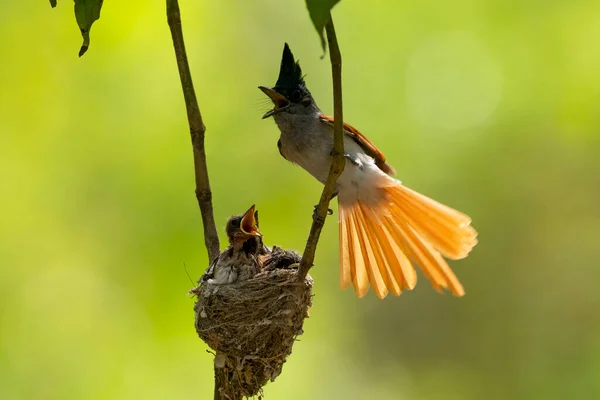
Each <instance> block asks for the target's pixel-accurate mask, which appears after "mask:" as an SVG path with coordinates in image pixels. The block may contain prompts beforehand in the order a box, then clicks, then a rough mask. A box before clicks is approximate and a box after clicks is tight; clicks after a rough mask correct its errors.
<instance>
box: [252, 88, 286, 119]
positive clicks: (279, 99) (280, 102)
mask: <svg viewBox="0 0 600 400" xmlns="http://www.w3.org/2000/svg"><path fill="white" fill-rule="evenodd" d="M258 88H259V89H260V90H262V91H263V93H264V94H266V95H267V96H269V97H270V98H271V100H273V104H275V107H274V108H273V109H272V110H270V111H268V112H267V113H265V115H263V119H265V118H269V117H272V116H273V115H275V114H279V113H280V112H283V111H285V110H286V109H287V108H288V107H289V106H290V102H289V101H287V99H286V98H285V96H283V95H282V94H280V93H278V92H276V91H275V90H273V89H271V88H268V87H266V86H259V87H258Z"/></svg>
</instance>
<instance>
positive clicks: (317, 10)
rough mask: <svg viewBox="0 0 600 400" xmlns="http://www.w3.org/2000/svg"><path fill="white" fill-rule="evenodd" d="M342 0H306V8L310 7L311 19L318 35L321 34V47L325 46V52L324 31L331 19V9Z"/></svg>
mask: <svg viewBox="0 0 600 400" xmlns="http://www.w3.org/2000/svg"><path fill="white" fill-rule="evenodd" d="M339 1H340V0H306V7H308V13H309V14H310V19H312V22H313V24H314V25H315V28H316V29H317V33H318V34H319V38H320V39H321V46H323V51H325V36H324V35H323V30H324V29H325V24H326V23H327V22H328V21H329V18H331V14H330V12H331V9H332V8H333V6H335V5H336V4H337V3H339Z"/></svg>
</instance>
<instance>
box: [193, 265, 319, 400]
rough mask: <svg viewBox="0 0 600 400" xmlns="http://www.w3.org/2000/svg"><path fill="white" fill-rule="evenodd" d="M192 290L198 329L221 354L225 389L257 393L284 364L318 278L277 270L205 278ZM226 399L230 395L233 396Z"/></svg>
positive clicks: (218, 359) (218, 365)
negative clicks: (229, 280) (232, 279)
mask: <svg viewBox="0 0 600 400" xmlns="http://www.w3.org/2000/svg"><path fill="white" fill-rule="evenodd" d="M192 293H194V294H195V295H197V296H198V300H197V302H196V304H195V306H194V310H195V312H196V331H197V332H198V335H199V336H200V338H201V339H202V340H204V341H205V342H206V343H207V344H208V345H209V346H210V348H211V349H213V350H214V351H215V352H216V356H215V367H216V368H215V373H216V374H221V375H223V379H222V380H224V381H225V382H221V386H222V388H221V390H223V391H225V394H227V393H231V394H234V393H236V394H235V395H233V396H231V395H229V396H227V397H231V398H235V397H237V396H239V395H241V396H246V397H250V396H254V395H257V394H259V393H260V392H261V388H262V386H263V385H265V384H266V383H267V382H268V381H269V380H274V379H275V378H276V377H277V376H278V375H279V374H280V373H281V370H282V368H283V364H284V363H285V361H286V359H287V357H288V356H289V355H290V354H291V352H292V346H293V344H294V341H295V339H296V337H297V336H298V335H301V334H302V324H303V323H304V319H305V318H307V317H308V309H309V307H310V305H311V299H312V279H311V278H310V276H307V277H306V279H305V280H304V281H299V280H298V277H297V270H296V269H272V270H266V271H263V272H260V273H259V274H257V275H255V276H254V277H253V278H251V279H248V280H245V281H241V282H236V283H234V284H230V285H213V284H210V283H207V282H202V283H201V284H200V285H199V286H198V287H197V288H195V289H193V290H192ZM227 397H224V398H227Z"/></svg>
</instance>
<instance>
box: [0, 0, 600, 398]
mask: <svg viewBox="0 0 600 400" xmlns="http://www.w3.org/2000/svg"><path fill="white" fill-rule="evenodd" d="M36 3H37V4H35V5H34V4H31V3H30V2H18V1H3V2H1V3H0V59H1V61H0V196H1V200H0V202H1V203H0V205H1V206H0V301H1V303H2V304H1V306H0V398H2V399H142V398H143V399H179V398H187V399H208V398H212V397H211V396H212V385H213V382H212V356H210V355H209V354H207V353H206V346H205V345H204V344H203V343H202V342H201V341H200V340H199V339H198V338H197V336H196V333H195V331H194V327H193V312H192V306H193V299H192V298H190V296H188V295H186V292H187V290H188V289H190V288H191V287H192V283H191V282H190V280H189V279H188V277H187V276H186V272H185V268H184V265H185V266H187V269H188V271H189V273H190V275H191V276H192V278H193V279H197V277H198V276H200V275H201V274H202V272H203V271H204V269H205V267H206V265H207V260H206V251H205V249H204V246H203V238H202V228H201V221H200V214H199V212H198V209H197V205H196V201H195V198H194V193H193V173H192V157H191V148H190V139H189V133H188V127H187V121H186V116H185V111H184V103H183V99H182V94H181V88H180V84H179V78H178V74H177V69H176V64H175V59H174V54H173V48H172V44H171V38H170V34H169V31H168V27H167V24H166V19H165V5H164V1H163V2H160V1H158V2H151V3H148V2H144V1H139V0H138V1H128V2H114V1H108V2H106V4H105V5H104V9H103V11H102V17H101V19H100V21H99V22H97V23H96V24H95V26H94V28H93V30H92V44H91V47H90V50H89V52H88V53H87V54H86V55H85V56H84V57H83V58H81V59H79V58H77V52H78V50H79V46H80V44H81V37H80V36H79V31H78V28H77V25H76V23H75V20H74V17H73V10H72V5H73V3H72V2H70V1H66V0H63V1H59V4H58V8H56V9H54V10H52V9H51V8H50V5H49V4H48V2H47V1H40V2H36ZM181 8H182V14H183V24H184V32H185V35H186V40H187V46H188V51H189V56H190V62H191V67H192V72H193V75H194V80H195V84H196V90H197V93H198V97H199V101H200V106H201V109H202V112H203V115H204V119H205V123H206V125H207V127H208V131H207V141H206V146H207V152H208V161H209V170H210V175H211V179H212V181H211V183H212V188H213V194H214V204H215V213H216V219H217V221H218V225H219V231H220V233H222V232H223V227H224V224H225V221H226V220H227V218H228V216H229V215H231V214H233V213H240V212H243V211H244V210H246V209H247V208H248V207H249V206H250V205H251V204H252V203H256V204H257V207H258V208H259V210H260V216H261V230H262V231H263V233H264V235H265V238H266V241H267V242H268V243H269V244H274V243H276V244H278V245H280V246H285V247H289V248H294V249H297V250H301V249H302V248H303V246H304V243H305V240H306V236H307V234H308V230H309V225H310V223H311V218H310V216H311V214H312V210H313V205H314V204H316V202H317V199H318V196H319V194H320V191H321V186H320V185H319V184H318V183H317V182H316V181H315V180H313V179H312V178H311V177H310V176H309V175H308V174H307V173H305V172H304V171H302V170H301V169H300V168H297V167H295V166H293V165H291V164H289V163H287V162H285V161H284V160H283V159H281V158H280V156H279V154H278V151H277V147H276V142H277V137H278V131H277V129H276V127H275V125H274V124H273V122H272V121H269V120H267V121H263V120H261V118H260V117H261V115H262V113H264V112H265V111H266V110H267V109H268V108H269V104H268V102H267V101H265V98H264V95H263V94H262V93H261V92H259V90H258V89H257V86H258V85H272V84H274V82H275V80H276V78H277V73H278V68H279V60H280V56H281V50H282V47H283V42H284V41H287V42H289V43H290V46H291V48H292V50H293V51H294V53H295V55H296V56H297V57H298V58H299V59H300V60H301V63H302V67H303V69H304V72H305V73H306V74H307V77H306V80H307V83H308V85H309V88H310V89H311V90H312V92H313V94H314V95H315V97H316V99H317V100H318V102H319V104H320V106H321V108H322V109H323V110H324V111H325V112H329V113H330V112H332V100H331V86H330V85H331V78H330V66H329V61H328V58H325V59H323V60H321V59H320V58H319V57H320V55H321V50H320V47H319V41H318V39H317V36H316V34H315V32H314V29H313V27H312V25H311V23H310V21H309V18H308V14H307V12H306V10H305V6H304V1H303V0H294V1H275V0H260V1H252V2H248V1H233V0H221V1H211V2H208V1H191V0H182V1H181ZM334 18H335V22H336V26H337V31H338V36H339V40H340V46H341V49H342V54H343V60H344V64H343V65H344V95H345V98H344V106H345V109H344V111H345V116H346V119H347V120H348V121H349V122H351V123H352V124H353V125H355V126H357V127H358V128H359V129H361V130H362V131H363V132H364V133H366V134H367V135H368V136H369V137H370V139H372V140H373V141H374V142H375V143H376V144H377V145H378V146H379V147H380V148H382V149H383V150H384V152H385V154H386V155H387V157H388V158H389V160H390V163H391V164H392V165H394V166H395V167H396V169H397V170H398V171H399V173H398V176H399V178H400V179H402V180H403V182H404V183H406V184H407V185H409V186H410V187H412V188H414V189H417V190H419V191H421V192H423V193H425V194H427V195H429V196H432V197H434V198H436V199H438V200H440V201H442V202H445V203H447V204H449V205H452V206H454V207H456V208H458V209H460V210H464V211H466V212H468V213H469V214H470V215H471V216H472V217H473V220H474V225H475V227H476V228H477V229H478V231H479V232H480V244H479V245H478V246H477V247H476V248H475V250H474V251H473V253H472V254H471V256H470V257H469V258H467V259H466V260H462V261H459V262H452V266H453V267H454V268H455V270H456V272H457V274H458V276H459V277H460V278H461V280H462V282H463V284H464V285H465V287H466V290H467V295H466V296H465V297H464V298H461V299H458V298H454V297H452V296H450V295H448V294H447V295H445V296H441V295H439V294H437V293H436V292H435V291H434V290H432V288H431V287H430V285H429V283H428V282H427V281H426V280H425V279H424V278H421V280H420V283H419V284H418V285H417V287H416V288H415V290H414V291H412V292H408V293H405V294H403V295H402V296H401V297H398V298H396V297H393V296H390V297H388V298H387V299H385V300H383V301H380V300H378V299H377V298H376V297H375V296H374V295H373V294H372V293H370V294H369V295H368V296H367V297H366V298H364V299H362V300H358V299H356V298H355V296H354V294H353V293H352V291H351V290H348V291H342V290H340V289H339V286H338V280H339V278H338V266H337V254H338V251H337V226H336V224H335V223H334V220H333V219H330V220H328V223H327V226H326V227H325V229H324V231H323V235H322V240H321V243H320V247H319V251H318V254H317V259H316V267H315V268H314V270H313V271H312V275H313V276H314V278H315V280H316V284H315V298H314V306H313V309H312V312H311V318H310V319H309V320H307V322H306V324H305V332H306V333H305V334H304V335H303V336H302V337H301V341H300V342H298V343H296V345H295V348H294V353H293V355H292V356H291V358H290V359H289V360H288V362H287V363H286V365H285V368H284V371H283V374H282V375H281V376H280V377H279V378H278V379H277V381H276V382H275V383H271V384H269V385H267V387H266V388H265V395H266V397H267V399H308V398H310V399H369V400H370V399H416V400H421V399H423V400H424V399H457V400H458V399H484V398H485V399H598V398H600V291H599V290H598V280H599V279H600V265H599V261H598V260H599V257H598V256H599V255H600V250H598V249H599V248H600V245H599V244H598V239H599V238H600V208H599V206H600V136H599V135H600V112H599V109H600V24H599V23H598V19H599V18H600V2H597V1H589V0H579V1H576V0H574V1H570V2H563V1H540V0H526V1H519V0H508V1H507V0H493V1H492V0H488V1H485V2H482V1H477V0H457V1H452V2H439V1H427V0H425V1H421V2H408V1H399V2H392V1H387V2H386V1H381V0H374V1H370V2H364V1H357V0H342V1H341V3H340V5H338V6H337V7H336V8H335V12H334ZM257 177H259V178H257Z"/></svg>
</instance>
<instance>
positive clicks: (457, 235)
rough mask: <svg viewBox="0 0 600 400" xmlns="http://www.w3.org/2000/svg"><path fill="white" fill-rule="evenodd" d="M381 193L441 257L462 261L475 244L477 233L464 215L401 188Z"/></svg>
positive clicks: (401, 186)
mask: <svg viewBox="0 0 600 400" xmlns="http://www.w3.org/2000/svg"><path fill="white" fill-rule="evenodd" d="M383 190H384V192H385V193H386V194H387V197H388V199H389V200H390V201H391V203H392V204H393V205H394V206H395V207H396V208H397V210H400V211H401V212H403V213H404V220H405V221H406V222H407V223H408V224H409V225H411V226H412V227H413V228H414V229H415V230H416V231H417V232H419V233H420V234H421V235H422V236H424V237H425V239H427V240H428V241H429V242H430V243H431V244H432V246H433V247H434V248H435V249H436V250H438V251H439V252H440V253H442V254H443V255H444V256H445V257H447V258H449V259H452V260H457V259H461V258H465V257H466V256H467V255H468V254H469V252H470V251H471V250H472V249H473V247H474V246H475V245H476V244H477V232H476V231H475V229H473V227H471V226H470V224H471V219H470V218H469V217H468V216H467V215H465V214H463V213H461V212H459V211H456V210H454V209H452V208H450V207H448V206H446V205H444V204H441V203H438V202H437V201H435V200H433V199H430V198H429V197H426V196H424V195H422V194H420V193H417V192H415V191H414V190H411V189H409V188H407V187H406V186H403V185H401V184H397V185H394V186H390V187H385V188H383Z"/></svg>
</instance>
